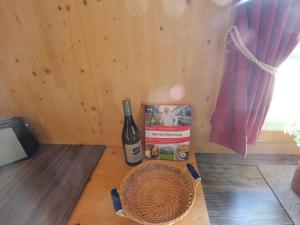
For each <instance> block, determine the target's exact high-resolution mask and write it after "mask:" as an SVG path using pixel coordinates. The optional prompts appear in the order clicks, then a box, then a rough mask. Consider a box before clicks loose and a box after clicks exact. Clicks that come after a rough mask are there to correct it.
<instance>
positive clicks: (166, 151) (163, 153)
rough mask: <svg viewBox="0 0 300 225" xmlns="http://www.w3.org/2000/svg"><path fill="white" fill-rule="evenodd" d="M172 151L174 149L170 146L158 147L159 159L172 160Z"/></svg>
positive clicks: (173, 155) (173, 154) (173, 156)
mask: <svg viewBox="0 0 300 225" xmlns="http://www.w3.org/2000/svg"><path fill="white" fill-rule="evenodd" d="M174 151H175V150H174V148H173V147H171V146H161V147H160V148H159V159H164V160H174V158H175V153H174Z"/></svg>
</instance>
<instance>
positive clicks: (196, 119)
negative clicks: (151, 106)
mask: <svg viewBox="0 0 300 225" xmlns="http://www.w3.org/2000/svg"><path fill="white" fill-rule="evenodd" d="M229 15H230V6H218V5H216V4H215V3H214V1H196V0H176V1H173V0H153V1H152V0H151V1H150V0H139V1H137V0H43V1H42V0H27V1H19V0H10V1H5V0H0V30H1V35H0V45H1V51H0V76H1V83H0V87H1V92H0V117H6V116H8V115H19V116H22V117H24V118H25V119H27V120H28V121H29V122H30V123H31V124H32V125H33V130H34V133H35V134H36V135H37V136H38V138H39V139H40V141H42V142H44V143H74V144H75V143H89V144H97V143H105V144H108V145H113V146H117V145H120V140H119V139H118V138H116V137H115V136H117V137H119V136H120V130H121V126H122V120H123V116H122V108H121V99H122V98H125V97H130V98H131V99H132V102H133V109H134V116H135V118H136V120H137V123H138V125H139V126H140V127H141V128H142V123H143V121H142V118H143V111H142V110H143V109H142V107H141V103H142V102H172V101H173V100H172V99H170V97H169V90H170V89H171V88H172V87H173V86H174V85H176V84H180V85H182V86H183V87H184V88H185V97H184V98H183V99H181V100H180V101H179V102H187V103H191V104H192V105H193V127H192V134H193V135H192V139H193V145H194V146H196V147H198V148H207V146H208V145H207V140H208V134H209V131H210V125H209V124H210V122H209V120H210V115H211V112H212V110H213V108H214V105H215V99H216V95H217V93H218V91H219V88H218V87H219V84H220V82H221V79H222V69H223V59H224V57H223V53H222V51H221V46H222V34H223V33H224V32H225V30H226V28H227V26H228V24H229V21H230V18H229ZM209 148H210V147H209Z"/></svg>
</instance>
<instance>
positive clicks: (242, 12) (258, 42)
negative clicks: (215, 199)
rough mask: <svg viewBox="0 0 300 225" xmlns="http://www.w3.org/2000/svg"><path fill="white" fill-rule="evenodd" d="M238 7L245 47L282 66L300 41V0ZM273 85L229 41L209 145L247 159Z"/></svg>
mask: <svg viewBox="0 0 300 225" xmlns="http://www.w3.org/2000/svg"><path fill="white" fill-rule="evenodd" d="M234 7H235V9H234V10H235V15H236V16H235V22H234V25H235V26H236V27H237V28H238V31H239V33H240V35H241V37H242V40H243V43H244V44H245V46H246V47H247V48H248V49H249V50H250V51H251V52H252V53H253V55H255V56H256V58H257V59H258V60H259V61H261V62H264V63H266V64H269V65H271V66H274V67H278V66H279V65H280V64H281V63H282V62H283V61H284V60H285V59H286V58H287V57H288V55H289V54H290V53H291V51H292V50H293V49H294V48H295V46H296V45H297V42H298V41H299V40H300V0H241V1H236V4H235V6H234ZM275 80H276V75H272V74H270V73H268V72H266V71H264V70H262V69H261V68H259V67H258V66H257V65H256V64H255V63H253V62H251V61H250V60H249V59H248V58H246V57H245V56H244V55H243V54H242V53H241V51H240V50H239V49H238V48H237V47H236V45H235V44H234V43H232V42H231V43H230V46H229V52H228V58H227V66H226V69H225V73H224V77H223V82H222V86H221V90H220V93H219V96H218V99H217V104H216V108H215V111H214V113H213V115H212V119H211V122H212V130H211V135H210V140H211V141H212V142H214V143H217V144H220V145H223V146H226V147H228V148H230V149H232V150H233V151H235V152H237V153H238V154H240V155H242V156H246V154H247V144H253V143H255V141H256V139H257V137H258V135H259V133H260V130H261V127H262V125H263V123H264V120H265V117H266V114H267V112H268V109H269V106H270V103H271V100H272V93H273V87H274V82H275ZM287 88H288V87H287Z"/></svg>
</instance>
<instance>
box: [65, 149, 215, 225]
mask: <svg viewBox="0 0 300 225" xmlns="http://www.w3.org/2000/svg"><path fill="white" fill-rule="evenodd" d="M189 161H190V162H191V163H192V164H193V166H194V167H195V168H197V164H196V160H195V156H194V154H193V153H192V154H191V156H190V160H189ZM176 162H177V163H178V164H182V166H184V165H185V164H186V163H187V161H183V162H178V161H176ZM131 168H132V167H129V166H127V165H126V163H125V161H124V155H123V150H122V149H121V148H115V147H108V148H107V149H106V150H105V152H104V154H103V156H102V158H101V159H100V161H99V163H98V165H97V167H96V169H95V171H94V173H93V175H92V177H91V180H90V182H89V183H88V184H87V186H86V188H85V190H84V192H83V193H82V195H81V198H80V200H79V202H78V204H77V206H76V208H75V210H74V211H73V214H72V216H71V218H70V220H69V223H68V224H69V225H79V224H80V225H99V224H105V225H110V224H113V225H117V224H125V225H136V224H137V223H136V222H133V221H132V220H129V219H127V218H122V217H120V216H118V215H116V214H115V211H114V209H113V205H112V201H111V196H110V190H111V188H112V187H116V188H119V187H120V184H121V181H122V179H123V177H124V176H125V175H126V174H127V172H128V171H129V170H130V169H131ZM176 224H177V225H192V224H193V225H210V222H209V218H208V213H207V208H206V204H205V199H204V194H203V189H202V185H199V188H197V194H196V200H195V203H194V205H193V207H192V209H191V211H190V212H189V213H188V214H187V215H186V216H185V217H184V218H183V219H182V220H181V221H179V222H178V223H176Z"/></svg>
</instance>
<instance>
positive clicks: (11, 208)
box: [0, 145, 105, 225]
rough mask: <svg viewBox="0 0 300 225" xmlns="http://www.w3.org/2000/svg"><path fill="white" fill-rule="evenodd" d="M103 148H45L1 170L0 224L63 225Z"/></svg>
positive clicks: (68, 146)
mask: <svg viewBox="0 0 300 225" xmlns="http://www.w3.org/2000/svg"><path fill="white" fill-rule="evenodd" d="M104 148H105V147H104V146H88V145H45V146H43V147H42V148H41V149H40V150H39V151H38V152H37V153H36V154H35V155H34V156H33V157H32V158H30V159H28V160H23V161H21V162H18V163H14V164H13V165H10V166H6V167H3V168H1V169H0V224H1V225H41V224H43V225H64V224H66V223H67V220H68V218H69V216H70V215H71V213H72V210H73V208H74V207H75V205H76V203H77V201H78V199H79V197H80V194H81V192H82V191H83V189H84V187H85V184H86V183H87V181H88V180H89V177H90V175H91V173H92V172H93V170H94V168H95V167H96V165H97V162H98V160H99V159H100V157H101V155H102V153H103V151H104Z"/></svg>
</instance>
